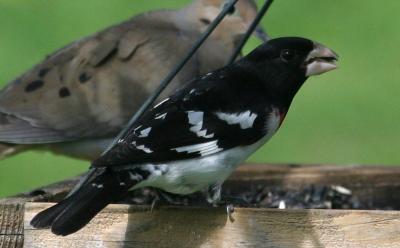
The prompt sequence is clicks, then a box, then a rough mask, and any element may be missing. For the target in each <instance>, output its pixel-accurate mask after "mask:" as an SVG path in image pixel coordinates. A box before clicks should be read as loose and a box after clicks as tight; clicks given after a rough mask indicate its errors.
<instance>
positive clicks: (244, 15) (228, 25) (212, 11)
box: [187, 0, 268, 41]
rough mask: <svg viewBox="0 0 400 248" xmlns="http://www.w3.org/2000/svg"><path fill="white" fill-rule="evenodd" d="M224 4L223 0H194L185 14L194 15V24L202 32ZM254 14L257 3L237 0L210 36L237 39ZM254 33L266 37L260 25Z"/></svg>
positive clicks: (261, 37)
mask: <svg viewBox="0 0 400 248" xmlns="http://www.w3.org/2000/svg"><path fill="white" fill-rule="evenodd" d="M225 4H226V1H225V0H194V1H193V2H192V4H191V5H190V6H189V7H188V8H187V11H188V12H187V15H190V17H191V18H193V17H194V16H195V22H196V26H197V27H198V29H199V31H201V32H203V31H204V30H206V28H207V27H208V25H209V24H210V23H211V22H212V21H213V20H214V19H215V18H216V17H217V16H218V14H219V13H220V12H221V10H222V9H223V8H224V5H225ZM256 15H257V5H256V3H255V1H254V0H239V1H238V2H237V3H236V5H235V7H234V8H232V9H231V10H230V12H229V13H228V15H226V16H225V18H224V20H223V21H222V22H221V23H220V24H219V26H218V27H217V28H216V29H215V30H214V32H213V34H212V36H213V37H217V38H219V39H221V40H228V38H230V39H234V40H235V41H238V40H239V38H240V37H241V36H242V35H243V34H244V33H245V32H246V30H247V28H248V27H249V26H250V24H251V23H252V21H253V20H254V18H255V16H256ZM254 35H255V36H256V37H258V38H259V39H261V40H262V41H266V40H267V39H268V37H267V34H266V33H265V31H264V30H263V29H262V28H261V26H259V27H257V29H256V31H255V32H254Z"/></svg>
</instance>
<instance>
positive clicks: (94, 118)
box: [0, 0, 265, 160]
mask: <svg viewBox="0 0 400 248" xmlns="http://www.w3.org/2000/svg"><path fill="white" fill-rule="evenodd" d="M223 4H224V1H223V0H195V1H193V2H192V3H191V4H189V5H187V6H186V7H184V8H182V9H180V10H158V11H152V12H147V13H143V14H140V15H137V16H135V17H133V18H132V19H130V20H128V21H126V22H123V23H121V24H118V25H115V26H112V27H109V28H107V29H105V30H103V31H101V32H98V33H96V34H94V35H91V36H88V37H85V38H83V39H80V40H78V41H75V42H73V43H72V44H69V45H67V46H66V47H64V48H62V49H60V50H58V51H56V52H55V53H53V54H52V55H50V56H48V57H47V58H46V59H45V60H44V61H42V62H41V63H39V64H38V65H36V66H34V67H33V68H32V69H31V70H29V71H28V72H26V73H25V74H23V75H21V76H20V77H18V78H17V79H15V80H14V81H12V82H10V83H9V84H8V85H7V86H6V87H5V88H4V89H3V90H2V91H1V92H0V142H1V144H0V157H6V156H9V155H12V154H16V153H18V152H19V151H22V150H26V149H35V150H50V151H53V152H55V153H59V154H64V155H68V156H72V157H77V158H82V159H88V160H93V159H95V158H97V157H98V156H99V155H100V153H101V152H102V151H103V150H104V148H105V147H106V146H107V145H108V144H109V143H110V142H111V141H112V139H113V137H114V136H115V135H116V134H117V133H118V132H119V131H120V130H121V129H122V128H123V126H124V125H125V124H126V123H127V122H128V120H129V119H130V117H131V116H132V115H133V114H134V113H135V111H136V110H137V109H138V108H139V107H140V105H141V104H142V103H143V102H144V100H145V99H146V98H147V97H148V96H149V94H151V93H152V92H153V91H154V90H155V88H156V87H157V86H158V84H159V83H160V81H161V80H162V79H163V78H164V77H165V76H166V75H167V74H168V73H169V71H170V70H171V69H172V68H173V67H174V66H175V65H176V64H177V63H178V62H179V61H180V60H181V59H182V58H183V57H184V55H185V54H186V53H187V51H188V50H189V49H190V48H191V46H192V45H193V44H194V43H195V41H196V39H197V38H198V37H199V36H200V34H201V33H202V32H203V31H204V30H205V29H206V28H207V26H208V25H209V24H210V23H211V22H212V21H213V19H214V18H215V17H216V16H217V15H218V14H219V13H220V11H221V8H222V6H223ZM256 13H257V7H256V4H255V3H254V1H253V0H239V2H238V3H237V5H236V9H235V10H232V13H230V14H229V15H228V16H226V17H225V19H224V20H223V21H222V23H221V24H220V25H219V26H218V27H217V29H216V30H215V31H214V32H213V33H212V35H211V36H210V37H209V39H207V41H206V42H205V43H204V44H203V46H202V47H201V48H200V49H199V51H198V52H197V53H196V54H195V56H194V57H193V58H192V59H191V60H190V61H189V63H188V64H186V65H185V67H184V68H183V70H182V71H181V72H180V73H179V74H178V75H177V76H176V77H175V79H174V80H173V81H172V83H171V84H170V86H169V87H168V88H167V89H166V91H165V92H164V94H163V95H166V94H170V93H171V91H173V90H175V89H176V88H178V87H179V86H180V83H184V82H186V81H188V80H190V79H191V78H194V77H196V76H198V75H200V74H204V73H206V72H208V71H212V70H214V69H216V68H219V67H221V66H224V65H225V64H226V63H227V61H228V59H229V57H230V56H231V54H232V52H233V50H234V48H235V45H236V44H237V42H238V41H239V39H240V37H241V36H242V35H243V34H244V33H245V31H246V29H247V27H248V26H249V25H250V23H251V22H252V20H253V19H254V17H255V15H256ZM258 31H260V29H258ZM255 34H259V35H260V37H262V38H265V36H263V35H264V34H263V32H262V31H261V32H257V33H255Z"/></svg>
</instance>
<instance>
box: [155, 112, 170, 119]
mask: <svg viewBox="0 0 400 248" xmlns="http://www.w3.org/2000/svg"><path fill="white" fill-rule="evenodd" d="M166 116H167V113H164V114H157V115H156V117H154V119H162V120H164V119H165V117H166Z"/></svg>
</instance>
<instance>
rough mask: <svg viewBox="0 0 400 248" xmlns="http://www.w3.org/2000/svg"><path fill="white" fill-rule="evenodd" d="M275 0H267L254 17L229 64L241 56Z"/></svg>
mask: <svg viewBox="0 0 400 248" xmlns="http://www.w3.org/2000/svg"><path fill="white" fill-rule="evenodd" d="M273 1H274V0H266V1H265V3H264V5H263V6H262V8H261V9H260V11H259V12H258V13H257V16H256V18H254V21H253V22H252V23H251V25H250V27H249V28H248V29H247V32H246V34H245V35H244V36H243V38H242V39H241V40H240V43H239V45H238V47H237V48H236V50H235V51H234V52H233V54H232V56H231V58H230V59H229V62H228V65H230V64H232V63H233V62H235V60H236V58H237V57H238V56H239V54H240V52H241V51H242V48H243V47H244V45H245V44H246V42H247V40H248V39H249V38H250V36H251V34H252V33H253V32H254V30H255V29H256V28H257V25H258V24H259V23H260V21H261V19H262V18H263V17H264V15H265V13H266V12H267V10H268V9H269V7H270V6H271V4H272V2H273Z"/></svg>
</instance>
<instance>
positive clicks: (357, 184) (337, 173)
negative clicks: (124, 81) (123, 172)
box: [0, 164, 400, 208]
mask: <svg viewBox="0 0 400 248" xmlns="http://www.w3.org/2000/svg"><path fill="white" fill-rule="evenodd" d="M399 177H400V167H395V166H360V165H355V166H338V165H296V164H289V165H287V164H246V165H243V166H240V167H239V168H238V170H236V171H235V172H234V173H233V175H232V176H231V177H230V178H229V179H228V180H227V182H226V183H225V184H224V187H228V188H231V189H232V192H233V193H234V192H235V188H236V189H239V190H243V189H246V188H249V187H252V186H254V185H257V184H263V185H271V186H272V185H279V186H281V187H283V188H289V189H290V188H291V189H297V188H300V187H304V186H308V185H311V184H314V185H329V184H338V185H343V186H346V187H349V188H351V189H352V190H353V192H355V193H356V194H357V195H359V196H360V198H361V199H360V200H361V201H362V200H363V199H364V198H368V199H370V198H371V197H370V196H371V195H375V196H376V198H377V199H374V200H375V201H378V202H384V201H385V199H386V201H391V202H398V203H399V206H398V207H399V208H400V194H397V192H398V190H400V180H398V178H399ZM77 180H78V177H74V178H70V179H67V180H64V181H61V182H57V183H54V184H51V185H47V186H43V187H40V188H37V189H34V190H31V191H29V192H26V193H22V194H18V195H16V196H13V197H9V198H5V199H0V204H2V203H3V204H4V203H15V202H28V201H29V202H46V201H52V202H56V201H59V200H61V199H62V198H63V197H64V196H65V195H66V194H67V193H68V192H69V191H70V190H71V188H72V187H73V186H74V185H75V183H76V182H77ZM374 192H375V194H374ZM366 200H367V199H366Z"/></svg>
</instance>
